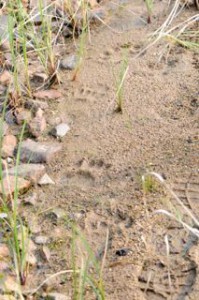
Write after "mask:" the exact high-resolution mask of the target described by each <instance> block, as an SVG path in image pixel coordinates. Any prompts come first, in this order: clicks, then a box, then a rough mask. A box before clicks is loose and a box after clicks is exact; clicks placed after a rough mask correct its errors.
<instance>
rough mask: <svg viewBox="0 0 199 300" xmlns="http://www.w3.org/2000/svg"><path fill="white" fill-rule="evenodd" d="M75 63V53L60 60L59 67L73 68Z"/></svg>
mask: <svg viewBox="0 0 199 300" xmlns="http://www.w3.org/2000/svg"><path fill="white" fill-rule="evenodd" d="M76 64H77V57H76V56H75V55H71V56H66V57H64V58H63V59H62V60H61V61H60V68H61V69H66V70H74V69H75V67H76Z"/></svg>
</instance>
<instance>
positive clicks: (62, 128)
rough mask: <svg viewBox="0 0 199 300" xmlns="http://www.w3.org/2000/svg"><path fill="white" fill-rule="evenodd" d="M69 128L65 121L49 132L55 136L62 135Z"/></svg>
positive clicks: (59, 136)
mask: <svg viewBox="0 0 199 300" xmlns="http://www.w3.org/2000/svg"><path fill="white" fill-rule="evenodd" d="M69 130H70V127H69V126H68V124H66V123H61V124H59V125H57V126H56V127H55V128H53V130H52V131H51V134H52V135H53V136H55V137H57V138H62V137H64V136H65V135H66V134H67V133H68V131H69Z"/></svg>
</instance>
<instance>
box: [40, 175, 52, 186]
mask: <svg viewBox="0 0 199 300" xmlns="http://www.w3.org/2000/svg"><path fill="white" fill-rule="evenodd" d="M38 184H39V185H48V184H55V182H54V181H53V180H52V179H51V178H50V177H49V176H48V174H44V176H43V177H42V178H41V179H40V180H39V182H38Z"/></svg>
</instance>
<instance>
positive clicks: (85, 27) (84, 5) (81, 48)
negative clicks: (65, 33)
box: [72, 0, 90, 81]
mask: <svg viewBox="0 0 199 300" xmlns="http://www.w3.org/2000/svg"><path fill="white" fill-rule="evenodd" d="M80 11H81V13H82V25H81V29H80V30H81V34H80V36H79V44H78V47H77V62H76V66H75V70H74V74H73V76H72V81H75V80H76V79H77V75H78V73H79V72H80V69H81V67H82V64H83V60H84V57H85V55H86V44H87V40H88V36H89V32H90V27H89V26H90V24H89V18H88V15H89V5H88V2H87V1H85V0H82V1H81V2H80ZM74 22H75V24H76V23H77V22H78V21H75V18H74ZM74 28H75V27H74Z"/></svg>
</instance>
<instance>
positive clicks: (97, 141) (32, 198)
mask: <svg viewBox="0 0 199 300" xmlns="http://www.w3.org/2000/svg"><path fill="white" fill-rule="evenodd" d="M93 3H94V2H93ZM122 4H124V3H122ZM98 5H99V4H97V7H96V6H94V7H95V8H94V11H95V12H96V11H97V13H99V12H100V16H103V21H101V22H99V23H98V24H97V25H96V24H93V26H92V27H91V32H90V40H89V42H88V43H87V45H86V54H85V57H84V60H83V64H82V66H81V69H80V72H79V73H78V76H77V79H76V80H75V81H72V80H71V79H72V78H73V74H74V73H73V71H74V68H75V64H76V59H77V58H76V57H77V56H76V47H75V46H74V43H72V41H68V42H67V47H66V46H65V47H63V46H62V47H60V45H58V55H59V58H60V60H59V61H60V69H59V76H60V85H52V86H51V87H50V88H48V89H38V87H40V86H42V85H43V83H44V82H45V80H46V78H45V74H44V73H43V70H42V69H41V70H40V68H39V67H38V66H37V64H35V62H34V60H32V61H31V65H30V70H31V72H32V74H33V75H32V78H33V82H34V84H35V90H34V92H33V95H32V98H30V97H28V98H26V100H25V102H24V103H23V105H20V106H17V107H16V106H14V105H13V104H12V103H9V106H8V109H6V110H5V118H4V121H3V122H2V126H1V127H2V136H3V139H2V147H1V157H2V176H1V182H2V183H3V184H2V185H1V187H0V193H1V195H2V197H3V196H4V197H3V199H5V198H6V201H7V203H11V205H10V206H12V205H13V203H14V202H13V194H14V193H15V191H16V185H15V184H16V181H15V174H16V167H15V165H16V162H17V153H18V156H19V160H20V163H19V166H18V167H17V174H18V181H17V185H18V191H19V197H18V199H17V202H18V214H19V216H20V218H21V219H22V221H23V226H22V225H20V223H18V231H19V235H18V238H19V239H20V237H21V236H23V235H21V234H20V233H21V231H24V232H26V233H27V232H28V238H27V239H28V250H27V251H28V252H27V256H26V263H28V268H27V270H26V271H27V272H25V274H24V278H21V283H22V284H23V286H22V294H23V297H24V298H26V299H56V300H58V299H65V300H66V299H78V298H75V295H74V276H73V275H72V274H73V273H72V272H73V271H74V253H73V251H75V257H76V259H75V260H76V268H77V269H79V268H81V267H82V264H85V263H86V261H87V259H88V257H89V260H90V262H89V268H88V269H89V271H88V272H89V274H92V278H94V279H95V282H98V280H99V274H98V272H97V267H95V263H96V264H97V263H99V265H103V269H102V272H103V276H102V277H103V283H104V288H105V295H106V297H105V299H110V300H113V299H114V300H116V299H118V300H121V299H129V300H133V299H135V300H139V299H140V300H141V299H148V300H149V299H150V300H151V299H152V300H153V299H154V300H156V299H157V300H159V299H160V300H162V299H176V300H183V299H186V300H188V299H189V300H191V299H192V300H197V299H198V297H199V289H198V287H199V282H198V281H199V276H198V262H199V261H198V240H197V237H196V236H195V235H193V234H190V232H188V231H187V230H185V229H184V228H183V226H181V224H180V223H178V222H176V221H174V220H171V219H170V218H168V217H167V216H165V215H160V214H155V211H156V210H157V209H166V210H170V211H172V212H174V213H175V214H177V215H178V216H180V217H181V218H182V219H183V220H185V222H186V223H188V224H190V225H191V226H192V225H193V222H192V221H191V220H190V219H189V218H188V217H187V214H186V213H185V212H184V211H181V210H180V208H179V205H176V201H175V199H174V198H173V197H171V195H170V194H169V193H168V192H167V191H166V190H164V188H163V187H162V186H161V185H159V184H157V183H156V181H155V180H151V179H150V181H149V182H148V183H147V186H144V187H143V186H142V180H141V179H142V176H143V175H144V174H145V173H146V172H148V171H154V172H158V173H159V174H161V176H162V177H163V178H164V179H165V180H166V182H167V183H168V185H169V186H170V187H171V188H172V189H173V191H174V192H175V193H176V195H177V196H178V197H180V199H181V200H182V201H183V203H184V205H185V206H186V207H187V208H189V209H190V210H191V211H192V212H193V214H194V215H195V216H196V218H197V217H198V215H199V205H198V203H199V169H198V168H199V164H198V163H199V143H198V142H199V139H198V129H199V123H198V121H199V90H198V86H199V85H198V84H199V74H198V70H199V60H198V54H196V53H195V52H194V51H190V50H187V49H185V48H182V47H180V46H177V45H172V47H171V48H170V49H169V51H166V52H165V41H163V42H161V43H159V44H157V45H155V46H154V47H152V48H150V49H149V50H148V51H146V52H144V53H143V54H142V55H141V56H139V57H136V59H135V56H136V55H137V53H139V52H140V51H141V50H142V49H143V47H144V46H145V45H146V40H147V37H148V35H149V34H150V33H151V32H154V31H155V30H156V29H157V28H158V27H159V26H161V24H162V23H163V21H164V20H165V18H166V16H167V14H168V11H167V8H166V4H165V3H163V2H157V3H155V6H154V12H153V18H152V23H151V24H147V22H146V20H147V14H146V11H145V6H143V3H142V2H141V1H135V2H134V3H132V1H125V4H124V5H122V6H121V2H120V1H115V2H112V1H107V2H106V3H102V4H100V7H99V6H98ZM95 9H96V10H95ZM194 13H195V8H194V7H190V8H189V9H186V10H184V11H183V14H182V15H181V16H180V17H179V18H182V19H184V18H188V17H189V16H191V15H193V14H194ZM98 16H99V15H98ZM98 21H99V20H98ZM126 53H128V54H126ZM165 53H166V54H165ZM163 54H164V55H163ZM6 55H7V56H8V53H7V54H6ZM126 55H127V57H128V65H129V69H128V73H127V76H126V78H125V85H124V97H123V113H117V112H116V84H115V82H116V80H115V76H117V74H118V73H119V72H120V66H121V64H122V61H123V60H124V58H126ZM160 58H161V59H160ZM8 61H9V56H8V57H7V58H6V56H5V57H4V62H7V64H8ZM22 77H23V76H22ZM11 80H12V79H11V74H10V71H9V70H8V69H6V70H4V69H3V70H2V72H1V75H0V83H1V91H2V97H1V99H2V100H1V101H2V105H3V99H5V96H4V95H5V94H4V93H5V90H6V89H7V87H8V85H9V84H10V82H11ZM44 85H45V84H44ZM3 96H4V98H3ZM24 121H25V123H24ZM23 124H26V126H24V125H23ZM21 132H23V134H22V138H20V135H21ZM20 139H21V142H20ZM17 150H18V151H17ZM0 217H1V220H2V229H1V232H0V273H1V274H2V276H1V283H0V284H1V285H0V288H1V293H2V296H0V299H4V300H5V299H17V294H18V289H19V287H18V285H17V284H16V281H17V280H16V274H15V270H14V269H13V257H12V255H11V253H12V251H11V252H10V250H9V239H10V238H11V233H10V231H9V228H8V227H7V226H6V225H5V222H4V221H5V220H6V218H7V217H8V212H7V211H5V209H3V206H2V209H1V214H0ZM74 226H76V227H75V228H76V230H77V231H78V234H76V235H74ZM73 244H75V246H74V247H75V250H74V249H73V248H74V247H72V245H73ZM88 245H89V246H88ZM88 247H89V248H90V249H92V253H93V256H94V258H95V259H91V257H90V255H91V254H90V251H91V250H88ZM104 258H105V260H104ZM64 270H67V272H65V271H64ZM71 270H72V271H71ZM62 271H63V273H61V272H62ZM59 272H60V273H59ZM56 273H59V274H57V276H54V277H52V275H53V274H56ZM47 278H50V279H49V280H47V281H46V282H45V283H44V284H43V285H42V286H41V287H40V284H41V283H42V282H43V281H44V280H46V279H47ZM14 295H15V296H14ZM12 297H13V298H12ZM84 299H88V300H90V299H103V298H100V297H98V298H96V295H95V294H94V292H93V289H92V288H91V287H90V286H89V284H86V287H85V290H84Z"/></svg>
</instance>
